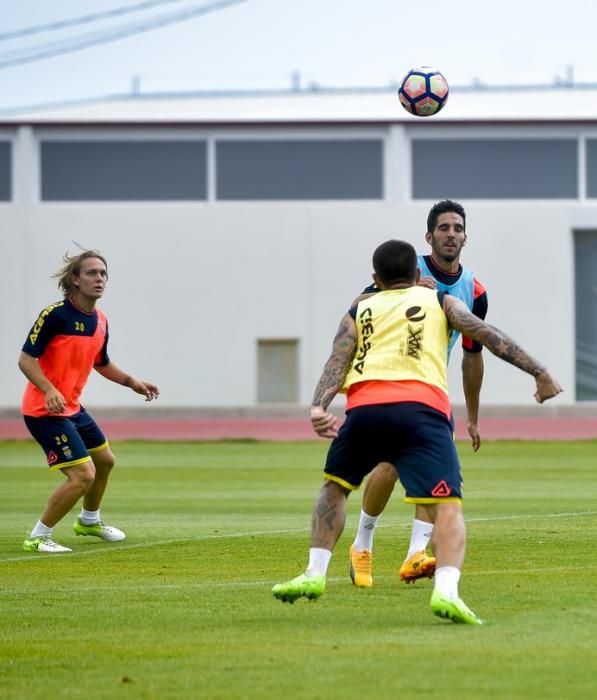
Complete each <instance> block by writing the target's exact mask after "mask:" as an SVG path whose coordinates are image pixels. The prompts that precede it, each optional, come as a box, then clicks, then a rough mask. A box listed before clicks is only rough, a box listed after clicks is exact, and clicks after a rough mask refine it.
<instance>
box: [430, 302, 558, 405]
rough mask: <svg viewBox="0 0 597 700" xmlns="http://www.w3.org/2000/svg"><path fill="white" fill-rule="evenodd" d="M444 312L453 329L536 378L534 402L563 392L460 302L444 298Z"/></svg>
mask: <svg viewBox="0 0 597 700" xmlns="http://www.w3.org/2000/svg"><path fill="white" fill-rule="evenodd" d="M444 311H445V313H446V316H447V317H448V321H449V322H450V325H451V326H452V328H455V329H456V330H458V331H460V332H461V333H462V334H463V335H466V336H467V337H469V338H472V339H473V340H477V341H478V342H479V343H481V344H482V345H484V346H485V347H486V348H487V349H488V350H489V351H490V352H492V353H493V354H494V355H496V356H497V357H499V358H500V359H502V360H504V361H505V362H509V363H510V364H511V365H514V366H515V367H518V368H519V369H521V370H522V371H523V372H527V374H531V375H532V376H533V377H535V382H536V384H537V391H536V392H535V399H536V400H537V401H538V402H539V403H543V402H544V401H546V400H547V399H551V398H553V397H554V396H557V395H558V394H559V393H560V392H561V391H562V388H561V386H560V385H559V384H558V382H557V381H556V380H555V379H553V377H552V376H551V375H550V374H549V372H548V371H547V369H546V368H545V367H543V365H541V364H540V363H539V362H537V360H535V359H534V358H533V357H531V356H530V355H529V354H528V353H527V352H526V351H525V350H523V349H522V348H521V347H520V345H518V343H516V342H515V341H514V340H513V339H512V338H510V337H509V336H507V335H506V334H505V333H504V332H503V331H501V330H499V328H495V326H490V325H489V324H488V323H485V321H481V319H480V318H477V316H475V315H474V314H472V313H471V312H470V311H469V310H468V308H467V307H466V306H465V304H463V303H462V302H461V301H460V300H459V299H456V298H455V297H451V296H449V295H446V296H445V297H444Z"/></svg>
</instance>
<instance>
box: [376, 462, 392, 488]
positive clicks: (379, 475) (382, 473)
mask: <svg viewBox="0 0 597 700" xmlns="http://www.w3.org/2000/svg"><path fill="white" fill-rule="evenodd" d="M373 477H374V478H375V479H376V480H378V481H380V482H381V481H383V482H385V484H386V485H387V486H388V488H393V487H394V484H395V483H396V480H397V479H398V472H397V471H396V467H395V466H394V465H393V464H390V462H381V463H380V464H378V465H377V466H376V467H375V469H374V470H373Z"/></svg>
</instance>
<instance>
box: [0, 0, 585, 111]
mask: <svg viewBox="0 0 597 700" xmlns="http://www.w3.org/2000/svg"><path fill="white" fill-rule="evenodd" d="M142 1H143V0H85V1H84V2H82V1H81V0H51V1H49V0H18V2H15V1H14V0H0V7H1V8H2V22H1V23H0V34H6V33H8V32H11V31H14V30H20V29H24V28H27V27H32V26H36V25H41V24H46V23H50V22H57V21H61V20H67V19H72V18H76V17H80V16H82V15H87V14H91V13H96V12H102V11H106V10H110V9H114V8H121V7H126V6H133V5H137V4H139V3H140V2H142ZM162 1H163V3H164V4H162V5H161V6H159V7H155V8H153V9H150V10H148V11H144V12H139V13H135V14H130V15H125V16H120V17H115V18H113V19H112V20H109V21H108V20H104V21H100V22H95V23H93V24H84V25H81V26H78V27H73V28H71V29H68V30H66V29H65V30H61V31H53V32H48V33H43V34H34V35H30V36H26V37H22V38H18V39H6V38H4V39H3V38H2V37H0V66H1V65H2V63H3V62H4V61H5V60H6V57H7V56H8V55H9V54H10V56H12V55H13V52H15V51H19V52H20V51H21V50H23V49H30V48H32V47H38V46H42V45H44V46H47V44H49V43H51V44H55V42H58V41H59V42H64V41H66V40H71V39H74V38H75V37H79V38H80V37H82V36H83V35H86V36H88V35H89V34H90V33H93V34H95V35H97V33H98V32H104V31H107V30H110V29H117V28H119V27H123V26H130V25H131V24H141V23H142V22H143V21H145V20H147V19H151V18H156V17H161V16H168V15H169V16H171V15H173V14H174V13H176V12H180V11H184V10H185V9H187V10H188V9H190V8H195V7H201V6H206V5H209V4H212V2H211V0H178V1H176V0H162ZM552 7H553V8H554V9H550V8H552ZM596 30H597V0H567V1H566V2H557V3H555V2H551V1H550V0H537V1H535V0H500V1H499V2H491V3H486V2H483V1H482V0H451V2H446V0H424V1H423V2H411V3H407V2H401V1H400V0H296V1H293V0H244V1H243V2H239V3H238V4H236V5H230V6H229V7H227V8H225V9H220V10H218V11H215V12H212V13H210V14H206V15H203V16H198V17H196V18H194V19H190V20H188V21H185V22H181V23H178V24H173V25H171V26H166V27H163V28H161V29H158V30H155V31H151V32H147V33H141V34H138V35H136V36H132V37H130V38H126V39H123V40H119V41H114V42H113V43H109V44H104V45H101V46H96V47H92V48H88V49H85V50H82V51H77V52H75V53H68V54H65V55H63V56H60V57H54V58H48V59H45V60H42V61H39V62H35V63H28V64H23V65H20V66H15V67H5V68H1V67H0V109H2V108H8V107H13V106H23V105H31V104H39V103H48V102H53V101H62V100H72V99H79V98H86V97H92V96H99V95H106V94H114V93H124V92H128V91H129V90H130V89H131V85H132V81H133V77H134V76H139V77H140V86H141V91H143V92H156V91H159V92H165V91H169V90H175V91H180V90H184V91H192V90H211V89H251V88H286V87H290V85H291V76H292V73H293V72H295V71H298V73H300V79H301V85H302V86H303V87H307V86H309V85H310V84H311V83H317V84H319V85H321V86H382V85H387V84H389V83H390V82H391V81H394V80H398V79H399V78H400V77H401V76H402V74H403V73H404V72H406V70H408V69H409V68H410V67H412V66H414V65H421V64H424V65H432V66H435V67H436V68H438V69H439V70H441V71H442V72H443V73H444V75H445V76H446V78H447V79H448V82H449V83H450V84H451V85H453V86H454V85H468V84H470V83H471V82H472V81H473V80H474V79H479V80H481V81H483V82H484V83H487V84H490V85H492V84H501V85H503V84H520V83H534V84H536V83H541V84H546V83H551V82H553V81H554V79H555V78H556V77H557V76H559V77H560V78H565V77H566V74H567V73H566V71H567V66H573V70H574V79H575V80H576V81H577V82H593V83H597V48H596V44H597V42H596V40H595V31H596Z"/></svg>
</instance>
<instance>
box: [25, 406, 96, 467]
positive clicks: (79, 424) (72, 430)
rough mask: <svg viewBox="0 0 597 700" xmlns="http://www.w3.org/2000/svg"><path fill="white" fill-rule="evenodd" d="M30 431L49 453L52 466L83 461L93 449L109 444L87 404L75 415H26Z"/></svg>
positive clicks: (69, 464) (49, 462)
mask: <svg viewBox="0 0 597 700" xmlns="http://www.w3.org/2000/svg"><path fill="white" fill-rule="evenodd" d="M23 419H24V420H25V425H26V426H27V428H28V429H29V432H30V433H31V435H33V437H34V438H35V439H36V440H37V442H39V444H40V445H41V448H42V450H43V451H44V452H45V453H46V458H47V460H48V466H49V467H50V469H63V468H64V467H72V466H74V465H75V464H81V463H82V462H84V461H85V460H87V459H89V453H90V452H94V451H97V450H101V449H103V448H104V447H107V446H108V442H107V440H106V437H105V435H104V434H103V433H102V431H101V430H100V428H99V426H98V425H97V423H96V422H95V421H94V420H93V418H92V417H91V416H90V415H89V413H87V411H86V410H85V409H84V408H81V410H80V411H79V412H78V413H75V414H74V415H72V416H66V417H65V416H40V417H39V418H35V417H33V416H23Z"/></svg>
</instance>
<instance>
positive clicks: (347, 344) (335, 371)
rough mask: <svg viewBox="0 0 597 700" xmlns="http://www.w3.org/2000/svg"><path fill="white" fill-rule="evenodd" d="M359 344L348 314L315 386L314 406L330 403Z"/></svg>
mask: <svg viewBox="0 0 597 700" xmlns="http://www.w3.org/2000/svg"><path fill="white" fill-rule="evenodd" d="M356 345H357V331H356V326H355V324H354V321H353V320H352V318H351V317H350V316H349V315H348V314H346V315H345V316H344V318H343V319H342V321H341V322H340V327H339V328H338V331H337V333H336V337H335V338H334V345H333V347H332V354H331V355H330V357H329V359H328V361H327V362H326V363H325V367H324V368H323V372H322V374H321V377H320V379H319V382H318V384H317V387H316V388H315V394H314V396H313V401H312V402H311V405H312V406H321V407H322V408H323V409H324V410H325V409H327V407H328V406H329V405H330V403H331V401H332V399H333V398H334V396H335V395H336V394H337V393H338V391H339V390H340V388H341V387H342V384H343V382H344V377H345V376H346V372H347V371H348V368H349V367H350V363H351V362H352V358H353V357H354V353H355V350H356Z"/></svg>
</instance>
